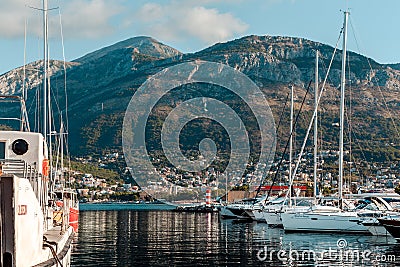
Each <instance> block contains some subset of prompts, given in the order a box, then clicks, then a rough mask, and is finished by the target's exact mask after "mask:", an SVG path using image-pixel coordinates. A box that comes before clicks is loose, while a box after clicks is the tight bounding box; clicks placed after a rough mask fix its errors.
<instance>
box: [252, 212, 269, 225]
mask: <svg viewBox="0 0 400 267" xmlns="http://www.w3.org/2000/svg"><path fill="white" fill-rule="evenodd" d="M253 215H254V218H255V220H256V221H257V222H266V220H265V218H264V212H263V211H262V210H253Z"/></svg>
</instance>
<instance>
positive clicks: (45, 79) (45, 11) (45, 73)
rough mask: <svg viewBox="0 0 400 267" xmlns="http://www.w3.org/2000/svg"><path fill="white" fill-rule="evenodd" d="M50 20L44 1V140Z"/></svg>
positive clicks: (43, 131) (44, 1) (44, 0)
mask: <svg viewBox="0 0 400 267" xmlns="http://www.w3.org/2000/svg"><path fill="white" fill-rule="evenodd" d="M47 25H48V19H47V0H43V99H42V101H43V126H42V127H43V129H42V133H43V136H44V139H45V140H47V69H48V66H47V55H48V46H47V39H48V36H47V34H48V27H47Z"/></svg>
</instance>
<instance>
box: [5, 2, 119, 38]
mask: <svg viewBox="0 0 400 267" xmlns="http://www.w3.org/2000/svg"><path fill="white" fill-rule="evenodd" d="M41 2H42V1H40V0H1V3H0V35H1V36H3V37H6V38H15V37H21V36H23V34H24V21H25V19H26V20H27V23H28V28H27V29H28V34H35V35H41V33H42V15H41V11H39V10H35V9H32V8H30V7H34V8H42V3H41ZM48 7H49V8H55V7H59V8H60V9H61V15H62V26H63V31H64V34H65V35H67V36H69V37H89V38H94V37H101V36H103V35H106V34H109V33H111V32H113V30H114V28H113V26H112V23H111V19H112V18H113V16H115V15H117V14H119V13H120V12H121V11H122V10H123V9H122V5H121V3H120V1H107V0H69V1H61V0H58V1H49V6H48ZM58 14H59V12H58V11H57V10H54V9H53V10H51V11H49V23H50V27H49V28H50V34H53V35H54V32H59V16H58Z"/></svg>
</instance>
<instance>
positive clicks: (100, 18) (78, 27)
mask: <svg viewBox="0 0 400 267" xmlns="http://www.w3.org/2000/svg"><path fill="white" fill-rule="evenodd" d="M122 10H123V8H122V5H121V4H120V3H119V1H106V0H72V1H67V2H66V6H65V8H64V9H63V10H62V14H63V15H62V16H63V28H64V31H65V33H66V35H69V36H72V37H89V38H95V37H101V36H103V35H107V34H110V33H112V32H113V30H114V27H113V26H112V23H111V19H112V17H114V16H116V15H117V14H119V13H120V12H121V11H122Z"/></svg>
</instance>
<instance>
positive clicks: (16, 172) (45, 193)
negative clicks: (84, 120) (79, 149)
mask: <svg viewBox="0 0 400 267" xmlns="http://www.w3.org/2000/svg"><path fill="white" fill-rule="evenodd" d="M40 10H42V12H43V22H44V23H43V24H44V25H43V29H44V30H43V33H44V34H43V37H44V38H43V39H44V42H43V46H44V58H43V61H42V63H41V65H42V66H43V69H42V73H41V76H42V77H43V81H42V86H41V87H40V93H39V91H38V92H37V94H36V95H37V97H38V99H37V101H38V102H37V103H40V105H38V110H37V111H36V112H35V115H38V114H40V115H41V116H40V119H39V120H37V122H38V123H37V124H36V126H37V127H36V128H38V132H31V131H30V127H29V122H28V114H27V111H26V108H25V107H26V105H25V102H26V99H27V95H28V94H27V91H26V88H25V87H24V86H22V88H23V89H22V90H21V92H22V93H21V95H22V96H16V95H11V96H10V95H2V96H0V105H2V103H3V102H12V103H15V102H17V103H20V108H19V110H20V111H21V112H20V116H19V117H18V116H15V117H16V118H13V114H14V113H13V112H12V111H15V109H7V110H10V111H7V112H6V113H7V114H5V112H2V114H1V115H0V117H1V118H0V119H1V120H5V121H6V122H7V123H9V124H11V126H10V128H11V129H17V128H18V129H17V130H0V203H1V205H0V233H1V236H0V249H1V251H0V265H1V266H3V267H25V266H37V267H39V266H40V267H51V266H63V267H67V266H70V260H71V250H72V245H71V243H72V239H73V237H74V233H75V231H76V230H77V220H78V213H79V209H78V202H77V199H76V192H75V190H73V189H70V188H65V180H66V179H65V178H64V169H63V167H62V164H61V165H60V164H58V162H59V161H60V158H61V162H63V154H64V153H63V149H62V148H61V149H60V147H63V146H64V145H60V144H62V143H63V142H62V141H63V140H64V138H65V136H66V133H67V132H64V129H63V123H62V120H64V119H66V118H65V117H63V116H62V115H61V114H59V115H58V118H61V119H59V121H60V124H61V125H60V133H57V132H56V131H55V129H54V127H56V126H55V123H54V120H53V119H52V114H51V113H52V112H51V110H52V109H51V103H52V101H54V100H53V99H51V97H52V95H53V94H51V92H50V86H48V85H49V84H50V82H49V81H48V76H49V75H48V72H49V70H48V69H49V67H48V64H49V61H48V45H47V34H48V18H47V11H48V7H47V1H46V0H44V1H43V7H42V8H41V9H40ZM22 82H23V83H24V82H25V78H24V80H23V81H22ZM38 90H39V89H38ZM39 96H40V98H39ZM7 105H9V104H3V105H2V106H4V107H6V106H7ZM7 107H8V106H7ZM15 122H16V123H15ZM7 123H6V124H7ZM3 129H9V128H3ZM66 130H68V129H66ZM55 143H57V146H54V145H52V144H55ZM54 147H57V151H53V148H54ZM54 150H56V149H54ZM56 154H58V155H56ZM56 162H57V163H56ZM56 166H57V167H56ZM60 173H61V174H60Z"/></svg>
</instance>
